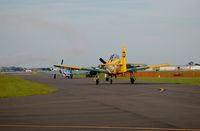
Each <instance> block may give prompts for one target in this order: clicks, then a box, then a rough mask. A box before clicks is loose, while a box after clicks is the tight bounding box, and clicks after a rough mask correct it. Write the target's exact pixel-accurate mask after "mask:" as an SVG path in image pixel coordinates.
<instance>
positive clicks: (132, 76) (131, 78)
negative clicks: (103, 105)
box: [130, 72, 136, 84]
mask: <svg viewBox="0 0 200 131" xmlns="http://www.w3.org/2000/svg"><path fill="white" fill-rule="evenodd" d="M135 80H136V79H135V77H134V75H133V72H131V73H130V81H131V84H134V83H135Z"/></svg>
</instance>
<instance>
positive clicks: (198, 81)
mask: <svg viewBox="0 0 200 131" xmlns="http://www.w3.org/2000/svg"><path fill="white" fill-rule="evenodd" d="M137 80H142V81H145V82H157V83H174V84H187V85H196V86H200V78H199V77H169V78H154V77H153V78H145V77H143V78H138V79H137Z"/></svg>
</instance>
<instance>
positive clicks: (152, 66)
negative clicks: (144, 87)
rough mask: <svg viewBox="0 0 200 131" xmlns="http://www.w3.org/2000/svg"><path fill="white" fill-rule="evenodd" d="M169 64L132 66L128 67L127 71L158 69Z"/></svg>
mask: <svg viewBox="0 0 200 131" xmlns="http://www.w3.org/2000/svg"><path fill="white" fill-rule="evenodd" d="M166 66H169V64H156V65H151V66H140V67H136V66H135V67H133V66H132V67H131V68H128V69H127V72H137V71H141V70H146V69H156V68H160V67H166Z"/></svg>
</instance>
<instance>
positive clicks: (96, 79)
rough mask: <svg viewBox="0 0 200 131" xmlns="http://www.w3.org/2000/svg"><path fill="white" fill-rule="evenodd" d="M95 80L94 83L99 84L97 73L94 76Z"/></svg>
mask: <svg viewBox="0 0 200 131" xmlns="http://www.w3.org/2000/svg"><path fill="white" fill-rule="evenodd" d="M95 81H96V85H98V84H99V76H98V75H96V76H95Z"/></svg>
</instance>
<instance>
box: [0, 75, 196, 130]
mask: <svg viewBox="0 0 200 131" xmlns="http://www.w3.org/2000/svg"><path fill="white" fill-rule="evenodd" d="M17 75H19V76H21V77H23V78H26V79H30V80H32V81H35V82H39V83H44V84H47V85H49V86H52V87H55V88H57V89H58V91H57V92H56V93H54V94H48V95H39V96H28V97H15V98H2V99H0V131H8V130H9V131H10V130H15V131H16V130H19V131H25V130H29V131H32V130H37V131H38V130H39V131H46V130H48V131H49V130H50V131H55V130H56V131H59V130H70V131H77V130H78V131H82V130H84V131H85V130H87V131H88V130H90V131H93V130H97V131H105V130H106V131H110V130H113V131H122V130H145V131H146V130H147V131H149V130H152V131H155V130H164V131H166V130H174V131H182V130H200V87H199V86H188V85H182V84H157V83H145V82H140V81H136V84H135V85H131V84H130V82H129V81H114V83H113V84H112V85H110V84H109V83H107V82H105V81H103V80H101V81H100V85H95V82H94V81H92V79H72V80H69V79H64V78H61V77H60V78H58V79H52V78H51V76H50V75H30V74H17Z"/></svg>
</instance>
